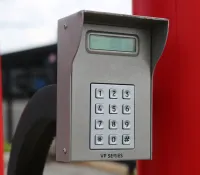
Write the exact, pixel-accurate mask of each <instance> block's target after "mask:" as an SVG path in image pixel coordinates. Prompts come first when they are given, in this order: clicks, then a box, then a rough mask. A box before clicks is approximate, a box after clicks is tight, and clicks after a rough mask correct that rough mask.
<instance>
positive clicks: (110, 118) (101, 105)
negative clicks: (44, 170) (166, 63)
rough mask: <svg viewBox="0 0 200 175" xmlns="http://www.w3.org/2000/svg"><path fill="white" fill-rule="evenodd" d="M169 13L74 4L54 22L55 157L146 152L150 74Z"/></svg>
mask: <svg viewBox="0 0 200 175" xmlns="http://www.w3.org/2000/svg"><path fill="white" fill-rule="evenodd" d="M167 34H168V20H167V19H163V18H152V17H142V16H134V15H121V14H113V13H103V12H94V11H79V12H77V13H74V14H72V15H70V16H68V17H64V18H62V19H59V21H58V53H57V54H58V63H57V105H56V111H57V117H56V125H57V126H56V160H57V161H59V162H71V161H95V160H108V161H117V160H118V161H123V160H141V159H143V160H144V159H145V160H147V159H151V158H152V145H151V143H152V138H151V133H152V124H151V121H152V113H151V112H152V77H153V72H154V69H155V66H156V64H157V62H158V60H159V58H160V56H161V54H162V52H163V50H164V47H165V43H166V38H167Z"/></svg>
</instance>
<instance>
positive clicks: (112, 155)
mask: <svg viewBox="0 0 200 175" xmlns="http://www.w3.org/2000/svg"><path fill="white" fill-rule="evenodd" d="M100 157H101V158H102V159H113V158H115V159H122V158H123V153H117V154H100Z"/></svg>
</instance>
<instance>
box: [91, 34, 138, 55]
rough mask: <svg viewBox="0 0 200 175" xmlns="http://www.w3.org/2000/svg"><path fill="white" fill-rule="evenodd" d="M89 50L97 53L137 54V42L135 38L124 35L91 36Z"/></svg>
mask: <svg viewBox="0 0 200 175" xmlns="http://www.w3.org/2000/svg"><path fill="white" fill-rule="evenodd" d="M88 44H89V49H90V50H96V51H108V52H109V51H110V52H123V53H127V52H128V53H136V52H137V42H136V38H135V37H130V36H122V35H107V34H106V35H104V34H95V33H94V34H90V35H89V43H88Z"/></svg>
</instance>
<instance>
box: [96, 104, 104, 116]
mask: <svg viewBox="0 0 200 175" xmlns="http://www.w3.org/2000/svg"><path fill="white" fill-rule="evenodd" d="M95 106H96V108H95V112H96V114H103V113H104V106H103V104H96V105H95Z"/></svg>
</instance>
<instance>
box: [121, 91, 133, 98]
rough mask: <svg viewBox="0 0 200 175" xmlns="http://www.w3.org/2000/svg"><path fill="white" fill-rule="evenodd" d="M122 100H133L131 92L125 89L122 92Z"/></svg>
mask: <svg viewBox="0 0 200 175" xmlns="http://www.w3.org/2000/svg"><path fill="white" fill-rule="evenodd" d="M122 98H123V99H130V98H131V92H130V91H129V90H126V89H124V90H123V91H122Z"/></svg>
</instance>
